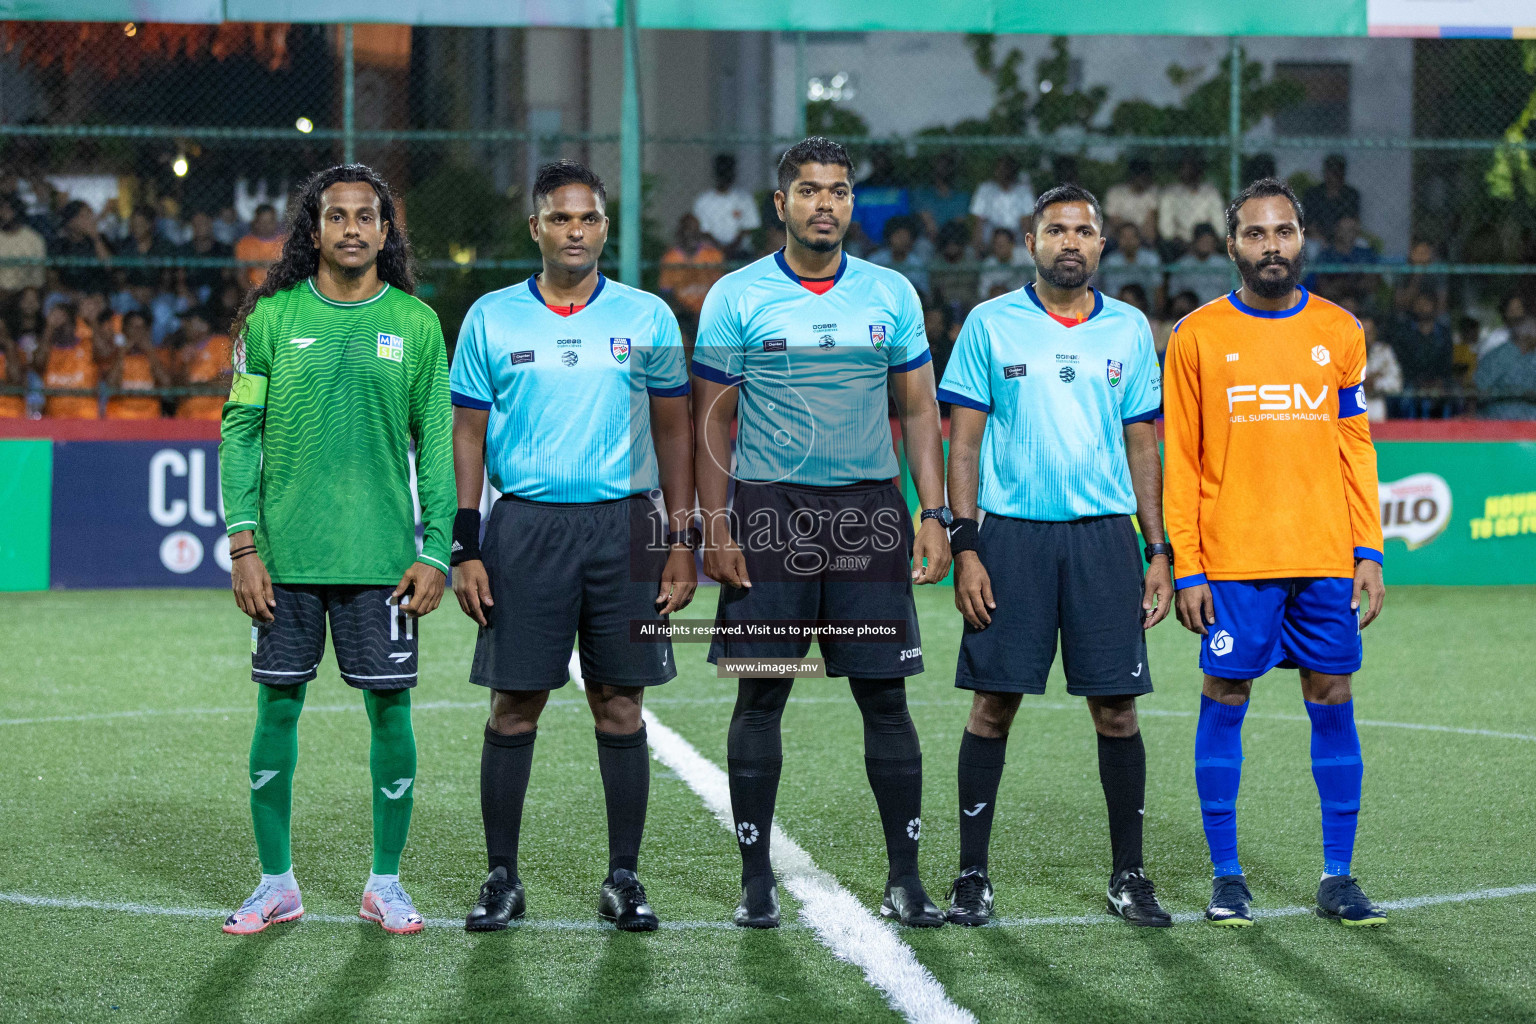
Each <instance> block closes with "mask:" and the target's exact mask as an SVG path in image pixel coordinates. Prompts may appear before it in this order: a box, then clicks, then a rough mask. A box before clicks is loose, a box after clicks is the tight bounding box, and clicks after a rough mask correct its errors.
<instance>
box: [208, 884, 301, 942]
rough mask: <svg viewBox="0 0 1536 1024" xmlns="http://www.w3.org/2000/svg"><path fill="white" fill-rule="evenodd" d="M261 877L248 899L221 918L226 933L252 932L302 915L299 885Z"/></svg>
mask: <svg viewBox="0 0 1536 1024" xmlns="http://www.w3.org/2000/svg"><path fill="white" fill-rule="evenodd" d="M292 877H293V876H292V872H290V873H289V875H288V876H287V878H284V879H271V880H269V879H266V878H263V879H262V880H261V884H260V885H258V886H257V887H256V891H255V892H253V893H251V896H250V898H249V899H247V900H246V901H245V902H244V903H242V904H240V909H239V910H237V911H235V912H234V913H233V914H230V915H229V916H228V917H226V918H225V919H224V931H226V932H228V933H229V934H230V935H255V934H256V933H257V932H260V931H265V930H266V928H267V926H268V925H272V924H282V923H283V922H284V921H297V920H298V919H299V918H301V917H303V916H304V902H303V900H301V899H300V898H299V887H298V885H296V884H293V883H292V882H291V881H290V879H291V878H292Z"/></svg>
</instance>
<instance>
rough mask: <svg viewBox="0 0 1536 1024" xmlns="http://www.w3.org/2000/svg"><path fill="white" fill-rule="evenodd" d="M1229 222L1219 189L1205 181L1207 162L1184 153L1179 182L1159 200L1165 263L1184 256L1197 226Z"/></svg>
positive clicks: (1159, 229) (1168, 187) (1162, 192)
mask: <svg viewBox="0 0 1536 1024" xmlns="http://www.w3.org/2000/svg"><path fill="white" fill-rule="evenodd" d="M1226 222H1227V204H1226V203H1225V202H1223V201H1222V198H1221V193H1220V192H1218V191H1217V190H1216V186H1214V185H1212V184H1211V183H1210V182H1208V181H1206V180H1205V158H1204V157H1203V156H1201V155H1200V154H1199V153H1198V152H1196V151H1191V152H1188V153H1185V154H1184V157H1183V159H1181V160H1180V161H1179V180H1178V181H1177V182H1175V183H1174V184H1172V185H1164V186H1163V187H1162V189H1161V190H1159V192H1158V196H1157V236H1158V244H1159V245H1160V246H1161V247H1162V249H1163V252H1162V254H1161V255H1162V257H1163V262H1165V263H1166V262H1170V261H1172V260H1175V259H1178V258H1179V257H1180V256H1182V255H1184V251H1185V250H1186V249H1188V248H1189V247H1190V246H1191V245H1192V244H1194V240H1195V228H1196V227H1197V226H1199V225H1201V224H1225V223H1226ZM1171 287H1172V286H1170V288H1171Z"/></svg>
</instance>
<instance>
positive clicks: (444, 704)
mask: <svg viewBox="0 0 1536 1024" xmlns="http://www.w3.org/2000/svg"><path fill="white" fill-rule="evenodd" d="M790 700H791V702H792V703H795V704H847V703H848V698H844V697H791V698H790ZM549 703H550V704H552V705H561V704H580V703H584V702H583V701H579V700H574V699H561V698H559V697H556V698H554V699H552V700H550V702H549ZM647 703H648V704H661V705H668V704H679V705H692V704H735V703H736V697H735V695H734V694H732V695H729V696H719V697H660V696H658V697H650V698H648V699H647ZM907 704H908V705H909V706H911V707H939V706H950V705H953V706H956V707H960V706H961V705H956V704H955V702H954V701H946V700H923V699H917V700H908V701H907ZM484 707H486V702H485V701H483V700H477V701H463V700H433V701H422V702H421V703H420V704H413V705H412V710H414V711H445V710H466V709H479V708H484ZM360 708H361V705H360V704H306V705H305V707H304V710H305V711H310V712H318V713H328V712H343V713H344V712H352V711H357V710H359V709H360ZM1019 710H1021V711H1076V712H1082V711H1083V705H1081V704H1060V703H1049V702H1044V701H1025V702H1023V703H1022V704H1020V705H1019ZM1136 711H1137V714H1140V715H1145V716H1147V717H1149V718H1195V717H1197V716H1198V714H1199V712H1196V711H1184V710H1179V709H1172V708H1149V707H1139V708H1137V709H1136ZM250 712H251V707H250V706H246V707H239V708H143V709H140V710H137V711H102V712H96V713H93V714H82V715H44V716H41V717H37V718H0V726H6V725H41V724H45V723H49V722H100V721H106V720H111V719H117V718H151V717H160V716H173V715H241V714H249V713H250ZM1248 717H1249V718H1258V719H1270V720H1273V721H1281V722H1306V721H1308V718H1307V716H1305V715H1284V714H1271V713H1268V712H1263V711H1255V712H1250V713H1249V715H1248ZM1355 724H1356V725H1357V726H1367V727H1369V728H1373V729H1412V730H1415V731H1417V732H1445V733H1454V734H1456V735H1459V736H1482V737H1485V738H1488V739H1497V740H1519V741H1521V742H1525V743H1536V735H1531V734H1529V733H1521V732H1499V731H1498V730H1495V729H1470V728H1462V727H1460V726H1454V725H1428V724H1425V723H1422V722H1383V721H1378V720H1375V719H1370V718H1357V719H1355Z"/></svg>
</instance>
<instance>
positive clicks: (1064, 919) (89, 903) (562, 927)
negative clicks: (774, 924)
mask: <svg viewBox="0 0 1536 1024" xmlns="http://www.w3.org/2000/svg"><path fill="white" fill-rule="evenodd" d="M663 728H665V727H663ZM777 835H778V834H777V833H775V838H777ZM1531 895H1536V883H1531V884H1529V885H1508V886H1502V887H1498V888H1491V889H1472V890H1469V891H1467V892H1456V893H1445V894H1442V895H1438V896H1409V897H1406V898H1404V899H1398V900H1387V901H1385V902H1383V903H1378V904H1377V906H1379V907H1381V908H1382V909H1383V910H1387V911H1393V910H1417V909H1419V908H1421V907H1436V906H1440V905H1442V904H1447V903H1474V902H1477V901H1479V900H1501V899H1509V898H1511V897H1516V896H1531ZM0 904H9V905H12V906H22V907H37V908H40V909H46V910H93V911H99V912H104V913H115V914H136V915H140V916H144V917H190V918H195V919H198V920H215V921H221V920H223V919H224V918H225V917H227V916H228V913H229V912H228V911H225V910H214V909H211V908H208V907H167V906H160V905H158V904H154V903H117V902H108V901H103V900H73V899H59V898H57V897H53V896H33V895H31V894H29V893H22V892H0ZM1314 912H1315V911H1314V909H1313V908H1312V907H1276V908H1275V909H1273V910H1261V909H1258V908H1255V909H1254V912H1253V913H1254V916H1255V917H1257V918H1261V919H1265V918H1283V917H1303V916H1306V915H1308V914H1312V913H1314ZM1203 916H1204V915H1203V914H1201V913H1199V912H1193V913H1190V912H1181V913H1177V914H1174V915H1173V920H1174V921H1175V922H1176V923H1178V924H1185V923H1188V922H1191V921H1199V920H1200V919H1201V918H1202V917H1203ZM302 920H303V921H308V922H310V923H312V924H357V923H358V922H359V921H360V920H361V919H360V918H357V917H349V916H347V915H344V914H317V913H309V912H306V913H305V914H304V917H303V918H302ZM1120 923H1121V922H1120V919H1119V918H1118V917H1111V916H1110V915H1108V914H1096V915H1091V914H1079V915H1073V916H1059V917H1004V918H998V919H997V920H996V921H995V922H994V923H993V925H992V926H993V927H999V928H1050V927H1079V926H1084V925H1101V924H1120ZM426 926H427V927H428V928H443V929H448V930H451V931H462V930H463V929H464V922H463V921H461V920H458V919H457V918H451V917H429V918H427V919H426ZM511 927H513V928H517V929H524V928H526V929H532V930H536V931H537V930H549V931H572V932H611V931H613V925H612V924H610V923H609V922H607V921H595V920H565V919H550V920H543V919H539V918H524V919H522V920H521V921H514V922H513V923H512V926H511ZM781 927H784V928H789V929H795V930H798V929H801V928H806V929H809V928H810V927H811V926H810V925H804V924H798V925H797V924H793V923H786V924H784V925H782V926H781ZM661 930H662V931H720V932H739V931H740V930H741V929H739V928H737V927H736V926H735V925H734V924H732V923H731V922H729V921H663V922H662V923H661Z"/></svg>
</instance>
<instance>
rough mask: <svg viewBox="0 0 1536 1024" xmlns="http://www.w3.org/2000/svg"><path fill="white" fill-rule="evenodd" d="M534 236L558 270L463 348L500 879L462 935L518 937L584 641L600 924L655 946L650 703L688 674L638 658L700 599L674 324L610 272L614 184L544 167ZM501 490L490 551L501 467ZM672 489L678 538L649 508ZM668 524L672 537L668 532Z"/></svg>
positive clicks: (464, 487)
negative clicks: (545, 782)
mask: <svg viewBox="0 0 1536 1024" xmlns="http://www.w3.org/2000/svg"><path fill="white" fill-rule="evenodd" d="M533 204H534V213H533V216H532V217H530V218H529V230H530V231H531V232H532V234H533V237H534V240H535V241H537V242H538V244H539V250H540V253H541V255H542V257H543V265H544V266H543V271H542V272H541V273H540V274H538V275H537V276H536V277H533V278H530V279H529V280H527V281H525V282H523V283H522V284H517V285H513V286H512V287H510V288H503V289H502V290H501V291H497V292H492V293H491V294H489V295H486V296H484V297H482V298H481V299H480V300H479V301H478V302H476V303H475V304H474V306H473V307H471V309H470V311H469V314H468V316H466V317H465V319H464V325H463V328H462V330H461V331H460V333H459V344H458V350H457V351H456V352H455V353H454V358H453V369H452V371H451V373H450V375H449V386H450V389H451V394H452V399H453V404H454V411H453V412H454V420H453V461H454V473H455V476H456V477H457V478H458V497H459V513H458V518H457V520H456V521H455V522H454V531H453V533H454V537H453V548H452V554H451V555H450V558H449V561H450V562H451V563H452V564H453V566H454V572H453V589H454V593H455V594H456V595H457V596H458V599H459V604H460V606H461V607H462V608H463V609H464V612H465V614H467V615H469V616H470V617H471V618H473V619H474V620H475V621H476V622H478V623H479V624H480V635H479V639H478V640H477V641H476V643H475V660H474V664H473V667H472V668H471V669H470V681H471V682H475V683H478V684H480V685H481V686H486V687H489V688H490V689H491V691H492V694H491V715H490V721H489V722H488V723H487V724H486V727H485V744H484V748H483V750H482V753H481V760H480V809H481V814H482V817H483V818H484V823H485V845H486V853H487V858H488V860H489V866H490V875H489V877H488V878H487V879H486V882H485V885H484V886H483V887H482V888H481V890H480V898H479V901H478V902H477V903H476V905H475V908H474V909H473V910H472V911H471V912H470V914H469V917H468V919H467V920H466V922H465V926H466V927H467V928H468V929H469V930H471V931H497V930H500V929H502V928H505V927H507V924H508V923H509V922H510V921H511V920H512V919H513V918H516V917H521V916H522V914H523V909H524V897H523V887H522V883H521V882H519V880H518V876H517V846H518V837H519V832H520V830H521V827H522V812H523V798H524V796H525V794H526V793H527V790H528V774H529V769H530V767H531V765H532V763H533V743H534V736H535V730H536V728H537V726H538V721H539V714H540V712H541V711H543V709H544V705H545V702H546V701H547V700H548V699H549V691H550V690H553V689H556V688H558V687H561V686H564V685H565V683H566V680H567V677H568V672H567V665H568V664H569V662H570V659H571V648H572V646H573V644H575V642H576V640H577V638H578V636H579V637H580V655H581V673H582V676H583V678H584V679H585V681H586V691H587V703H588V704H590V705H591V707H592V717H593V720H594V722H595V724H596V726H597V761H598V766H599V768H601V770H602V777H603V793H604V798H605V802H606V804H607V809H608V877H607V879H606V880H605V881H604V882H603V885H602V890H601V893H600V896H599V900H598V913H599V914H601V915H602V916H603V917H605V918H608V919H609V920H612V921H613V922H614V923H615V924H616V925H617V926H618V927H619V928H621V929H624V930H626V931H651V930H654V929H655V928H656V927H657V919H656V915H655V913H654V912H653V911H652V910H651V907H650V905H649V903H648V902H647V900H646V895H645V890H644V888H642V887H641V885H640V881H639V878H638V876H637V875H636V870H637V866H638V861H639V852H640V837H641V834H642V832H643V830H644V827H645V809H646V801H647V796H648V793H649V787H650V759H649V755H648V753H647V750H646V741H645V725H644V723H643V722H642V721H641V699H642V695H643V694H644V688H645V687H647V686H652V685H655V684H658V683H665V682H666V681H667V680H669V679H671V678H672V677H673V676H675V675H676V674H677V669H676V668H675V667H674V665H673V663H672V649H671V644H670V642H667V641H663V642H660V643H655V642H650V643H647V642H640V641H638V640H637V638H635V637H633V636H632V634H631V629H632V627H634V626H635V625H637V624H638V625H640V626H642V627H644V626H646V625H651V626H656V627H659V626H661V624H663V623H665V621H666V618H667V615H668V613H670V612H674V611H677V610H678V609H680V608H682V607H683V606H684V605H686V604H687V603H688V602H689V600H690V599H691V598H692V596H693V590H694V585H695V583H696V576H695V570H694V560H693V550H692V548H693V545H691V544H690V542H689V538H688V535H687V533H686V531H687V529H688V524H689V521H690V519H691V518H692V514H693V431H692V426H691V424H690V422H689V417H688V391H689V383H688V371H687V367H686V363H685V359H684V355H683V347H682V338H681V335H680V333H679V331H678V326H677V320H676V318H674V317H673V315H672V312H671V311H670V310H669V309H668V308H667V306H666V304H665V303H663V302H662V301H661V300H660V299H659V298H657V297H656V296H654V295H649V294H647V293H645V292H642V291H639V290H638V289H635V288H628V287H625V286H624V285H622V284H618V283H616V282H613V281H609V280H607V279H605V278H604V277H603V275H602V274H601V273H599V272H598V269H597V261H598V257H599V256H601V254H602V251H603V243H604V241H605V240H606V239H607V236H608V217H607V215H606V214H605V213H604V206H605V204H606V197H605V195H604V192H603V183H602V181H601V180H600V179H599V178H598V177H597V175H595V174H593V173H592V172H591V171H590V170H588V169H587V168H585V167H583V166H581V165H580V164H576V163H572V162H570V161H561V162H559V163H555V164H550V165H547V166H545V167H543V168H541V169H540V170H539V174H538V177H537V179H536V181H535V183H534V188H533ZM487 469H489V471H490V479H491V483H492V484H493V485H494V486H495V487H496V489H497V490H499V491H501V492H502V493H503V496H502V498H501V499H500V500H499V501H497V502H496V506H495V508H494V509H493V510H492V512H491V515H490V521H489V522H488V523H487V524H486V530H485V542H484V549H483V551H482V549H481V544H480V511H479V508H480V491H481V481H482V480H483V478H484V474H485V472H486V470H487ZM658 485H659V486H660V488H661V492H662V495H663V496H664V498H665V501H666V506H667V508H668V509H670V510H671V516H670V524H669V523H668V522H666V521H664V520H663V518H662V517H661V515H660V514H659V513H658V512H657V510H656V508H655V506H654V504H653V502H652V500H651V497H650V496H651V494H652V493H653V492H654V491H655V490H656V488H657V487H658ZM669 525H670V528H669Z"/></svg>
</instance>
